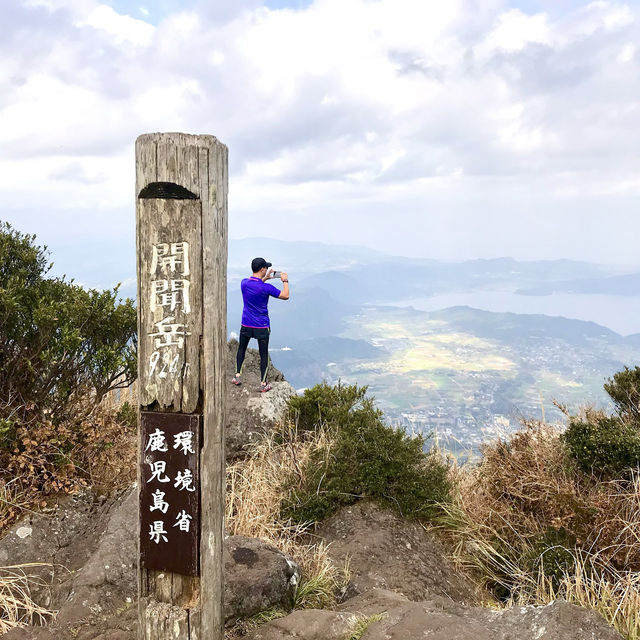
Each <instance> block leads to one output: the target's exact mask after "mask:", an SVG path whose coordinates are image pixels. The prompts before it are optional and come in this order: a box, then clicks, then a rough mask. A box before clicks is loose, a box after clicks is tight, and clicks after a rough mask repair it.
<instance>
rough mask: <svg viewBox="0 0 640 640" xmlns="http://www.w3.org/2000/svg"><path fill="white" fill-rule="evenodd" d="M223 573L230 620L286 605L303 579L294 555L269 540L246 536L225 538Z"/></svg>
mask: <svg viewBox="0 0 640 640" xmlns="http://www.w3.org/2000/svg"><path fill="white" fill-rule="evenodd" d="M224 574H225V591H224V610H225V619H226V621H227V622H232V621H233V620H235V619H237V618H248V617H250V616H252V615H254V614H256V613H258V612H259V611H264V610H265V609H269V608H271V607H274V606H278V605H281V606H287V605H288V604H290V602H291V599H292V596H293V593H294V590H295V588H296V585H297V584H298V583H299V581H300V568H299V567H298V565H297V564H296V563H295V561H294V560H293V559H292V558H290V557H289V556H286V555H284V554H283V553H282V552H280V551H278V550H277V549H276V548H275V547H272V546H271V545H269V544H267V543H266V542H262V541H261V540H256V539H255V538H245V537H244V536H231V537H229V538H227V539H226V540H225V546H224Z"/></svg>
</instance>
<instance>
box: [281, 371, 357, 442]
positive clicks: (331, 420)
mask: <svg viewBox="0 0 640 640" xmlns="http://www.w3.org/2000/svg"><path fill="white" fill-rule="evenodd" d="M366 393H367V387H358V385H355V384H354V385H343V384H341V383H338V384H337V385H335V386H330V385H328V384H327V383H326V382H323V383H322V384H317V385H316V386H315V387H311V388H310V389H306V390H305V392H304V395H302V396H293V397H292V398H291V399H290V400H289V412H290V413H291V415H292V417H293V418H294V420H295V422H296V425H297V427H298V430H299V431H313V430H315V429H316V428H317V427H318V426H319V425H320V424H321V423H327V424H343V423H345V422H347V420H348V418H349V414H350V413H351V412H352V411H353V410H354V408H356V407H358V406H360V405H361V403H362V401H363V400H364V399H365V396H366Z"/></svg>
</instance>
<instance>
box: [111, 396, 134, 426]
mask: <svg viewBox="0 0 640 640" xmlns="http://www.w3.org/2000/svg"><path fill="white" fill-rule="evenodd" d="M116 420H117V421H118V422H119V423H120V424H122V425H124V426H125V427H129V429H136V428H137V426H138V409H137V408H136V407H134V406H133V405H132V404H131V403H130V402H129V401H126V402H123V403H122V404H121V405H120V408H119V409H118V412H117V413H116Z"/></svg>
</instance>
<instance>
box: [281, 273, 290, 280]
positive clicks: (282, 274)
mask: <svg viewBox="0 0 640 640" xmlns="http://www.w3.org/2000/svg"><path fill="white" fill-rule="evenodd" d="M288 279H289V274H287V272H286V271H281V272H280V280H288Z"/></svg>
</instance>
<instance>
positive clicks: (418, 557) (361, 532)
mask: <svg viewBox="0 0 640 640" xmlns="http://www.w3.org/2000/svg"><path fill="white" fill-rule="evenodd" d="M317 535H318V536H320V537H321V538H323V539H324V540H325V541H326V542H328V543H330V547H329V555H330V556H331V558H332V559H333V560H334V562H335V563H336V564H338V565H342V564H344V562H345V560H346V559H347V558H349V567H350V569H351V572H352V577H351V581H350V583H349V585H348V587H347V591H346V594H345V596H344V597H345V598H351V597H353V596H355V595H358V594H360V593H365V592H367V591H370V590H371V589H375V588H380V589H390V590H392V591H396V592H398V593H401V594H404V595H405V596H406V597H407V598H408V599H409V600H416V601H420V600H427V599H429V598H431V597H433V596H445V597H447V598H449V599H451V600H454V601H456V602H464V603H466V604H475V603H476V602H477V601H478V597H477V594H476V592H475V588H474V586H473V585H472V583H471V582H470V581H469V580H468V579H466V578H464V577H463V576H462V575H460V574H459V573H458V572H457V571H456V570H455V569H454V567H453V566H452V564H451V563H450V562H449V561H448V560H447V554H446V552H445V550H444V548H443V547H442V545H441V544H440V543H439V541H438V540H436V538H435V536H434V535H433V534H431V533H429V532H428V531H425V529H424V528H423V527H422V526H420V524H418V523H415V522H408V521H407V520H403V519H402V518H401V517H400V516H398V515H396V514H395V513H393V512H392V511H390V510H388V509H382V508H381V507H379V506H377V505H376V504H374V503H372V502H368V501H362V502H358V503H356V504H354V505H351V506H349V507H343V508H342V509H340V511H338V512H337V513H336V514H335V515H333V516H332V517H331V518H329V519H328V520H327V521H326V522H324V523H323V524H322V525H321V526H320V527H319V528H318V531H317Z"/></svg>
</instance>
